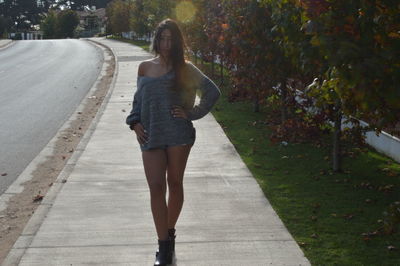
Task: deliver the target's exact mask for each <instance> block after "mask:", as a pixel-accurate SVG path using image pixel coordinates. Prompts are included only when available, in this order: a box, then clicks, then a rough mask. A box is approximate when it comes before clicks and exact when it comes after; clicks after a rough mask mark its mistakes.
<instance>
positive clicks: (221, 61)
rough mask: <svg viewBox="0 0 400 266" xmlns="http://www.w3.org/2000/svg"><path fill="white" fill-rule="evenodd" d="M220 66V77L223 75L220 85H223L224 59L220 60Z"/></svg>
mask: <svg viewBox="0 0 400 266" xmlns="http://www.w3.org/2000/svg"><path fill="white" fill-rule="evenodd" d="M219 66H220V71H221V72H220V77H221V84H220V85H223V84H224V61H223V60H220V62H219Z"/></svg>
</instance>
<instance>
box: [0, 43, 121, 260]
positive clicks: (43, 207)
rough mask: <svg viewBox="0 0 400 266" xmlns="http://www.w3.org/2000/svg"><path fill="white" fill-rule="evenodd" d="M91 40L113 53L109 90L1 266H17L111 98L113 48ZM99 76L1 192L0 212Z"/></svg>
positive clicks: (51, 146) (33, 168) (84, 100)
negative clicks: (67, 116)
mask: <svg viewBox="0 0 400 266" xmlns="http://www.w3.org/2000/svg"><path fill="white" fill-rule="evenodd" d="M92 43H93V45H96V46H97V47H98V48H100V49H102V50H103V58H104V54H105V50H106V49H109V50H110V51H111V53H112V55H113V56H114V60H115V61H114V62H115V70H114V74H113V78H112V81H111V86H110V89H109V90H108V92H107V94H106V96H105V97H104V100H103V102H102V104H101V105H100V107H99V109H98V111H97V113H96V116H95V117H94V118H93V120H92V122H91V124H90V126H89V128H88V129H87V130H86V132H85V134H84V135H83V137H82V139H81V140H80V142H79V144H78V146H77V147H76V149H75V150H74V153H73V154H72V156H71V157H70V158H69V160H68V162H67V163H66V165H65V166H64V168H63V170H62V171H61V172H60V174H59V175H58V177H57V179H56V180H55V182H54V183H53V185H52V187H51V188H50V189H49V191H48V192H47V193H46V195H45V197H44V198H43V200H42V202H41V203H40V205H39V206H38V207H37V209H36V211H35V212H34V214H33V215H32V217H31V218H30V219H29V221H28V223H27V224H26V226H25V228H24V230H23V231H22V233H21V235H20V236H19V238H18V239H17V241H16V242H15V243H14V245H13V247H12V248H11V250H10V252H9V254H8V255H7V257H6V258H5V260H4V261H3V263H2V264H1V265H2V266H10V265H18V264H19V261H20V260H21V258H22V256H23V255H24V253H25V251H26V249H27V248H28V247H29V245H30V244H31V243H32V240H33V238H34V235H35V234H36V232H37V231H38V230H39V228H40V225H41V224H42V222H43V220H44V219H45V218H46V216H47V213H48V212H49V210H50V209H51V207H52V205H53V203H54V201H55V199H56V197H57V194H58V193H59V192H60V190H61V189H62V187H63V184H64V183H65V182H66V180H67V179H68V177H69V175H70V174H71V172H72V171H73V169H74V167H75V165H76V162H77V161H78V160H79V157H80V156H81V154H82V152H83V151H84V150H85V147H86V145H87V144H88V142H89V140H90V137H91V136H92V134H93V132H94V130H95V129H96V126H97V123H98V122H99V120H100V118H101V116H102V115H103V113H104V110H105V108H106V106H107V104H108V101H109V99H110V97H111V94H112V92H113V90H114V85H115V81H116V77H117V75H118V63H117V56H116V55H115V53H114V52H113V51H112V49H110V48H108V47H105V46H104V45H101V47H99V46H100V45H99V44H98V43H97V42H93V41H92ZM104 47H105V48H104ZM106 67H107V66H106V64H105V63H103V66H102V70H101V72H100V73H104V72H105V69H106ZM102 76H103V75H102V74H100V75H99V76H98V78H97V80H96V81H95V82H94V84H93V85H92V87H91V89H90V90H89V91H88V93H87V94H86V96H85V98H84V99H83V100H82V102H81V103H80V105H79V106H78V108H77V109H76V110H75V112H74V114H73V115H72V116H71V117H70V118H69V119H68V120H67V121H66V122H65V123H64V125H63V126H62V127H61V128H60V129H59V131H58V133H57V134H56V135H55V136H54V137H53V138H52V139H51V140H50V141H49V143H48V144H47V145H46V147H45V148H44V149H43V150H42V151H41V152H40V153H39V154H38V155H37V156H36V158H35V159H34V160H32V162H31V163H30V164H29V165H28V166H27V167H26V168H25V170H24V171H23V172H22V173H21V175H20V176H19V177H18V178H17V179H16V180H15V181H14V182H13V184H12V185H11V186H10V187H9V189H7V190H6V192H5V193H4V194H3V195H5V196H3V195H1V196H0V211H1V210H2V209H1V207H4V206H5V204H6V203H5V202H6V201H8V199H9V198H11V197H12V196H13V195H14V194H16V193H20V192H22V191H23V189H24V188H23V186H21V184H22V183H23V182H25V181H27V180H29V179H31V173H32V172H33V171H34V170H35V169H36V167H37V165H39V164H40V163H41V162H43V161H45V160H46V157H47V156H49V155H51V154H52V150H53V147H54V143H55V142H56V141H57V140H58V138H59V137H60V136H61V134H60V132H62V131H63V130H65V129H67V128H69V124H70V122H71V121H74V120H75V119H76V116H77V112H79V111H80V110H83V108H84V106H85V105H86V102H87V101H88V96H90V95H91V94H92V93H93V92H94V91H95V90H96V87H97V84H98V83H99V82H100V80H101V78H102ZM2 202H3V204H1V203H2Z"/></svg>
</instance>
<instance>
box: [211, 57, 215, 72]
mask: <svg viewBox="0 0 400 266" xmlns="http://www.w3.org/2000/svg"><path fill="white" fill-rule="evenodd" d="M214 65H215V63H214V53H211V77H214Z"/></svg>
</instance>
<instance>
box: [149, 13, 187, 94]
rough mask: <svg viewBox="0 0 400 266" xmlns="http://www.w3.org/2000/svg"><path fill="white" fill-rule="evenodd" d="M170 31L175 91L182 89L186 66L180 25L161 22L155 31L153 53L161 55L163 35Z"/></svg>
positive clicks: (168, 20)
mask: <svg viewBox="0 0 400 266" xmlns="http://www.w3.org/2000/svg"><path fill="white" fill-rule="evenodd" d="M166 29H169V30H170V31H171V41H172V43H171V52H170V54H169V56H170V60H171V61H172V67H173V69H174V71H175V85H176V86H175V87H176V88H175V89H178V90H180V89H182V88H183V87H184V84H183V82H184V81H183V75H184V74H183V72H184V69H185V66H186V63H185V50H186V45H185V41H184V39H183V35H182V31H181V30H180V28H179V26H178V23H176V21H174V20H172V19H169V18H167V19H164V20H163V21H161V22H160V23H159V24H158V26H157V28H156V29H155V34H154V38H153V41H152V43H151V48H150V49H151V51H152V52H153V53H154V54H155V55H156V56H157V55H159V54H160V41H161V33H162V32H163V31H164V30H166Z"/></svg>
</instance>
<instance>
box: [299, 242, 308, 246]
mask: <svg viewBox="0 0 400 266" xmlns="http://www.w3.org/2000/svg"><path fill="white" fill-rule="evenodd" d="M298 244H299V246H301V247H304V246H306V245H307V243H306V242H298Z"/></svg>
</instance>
